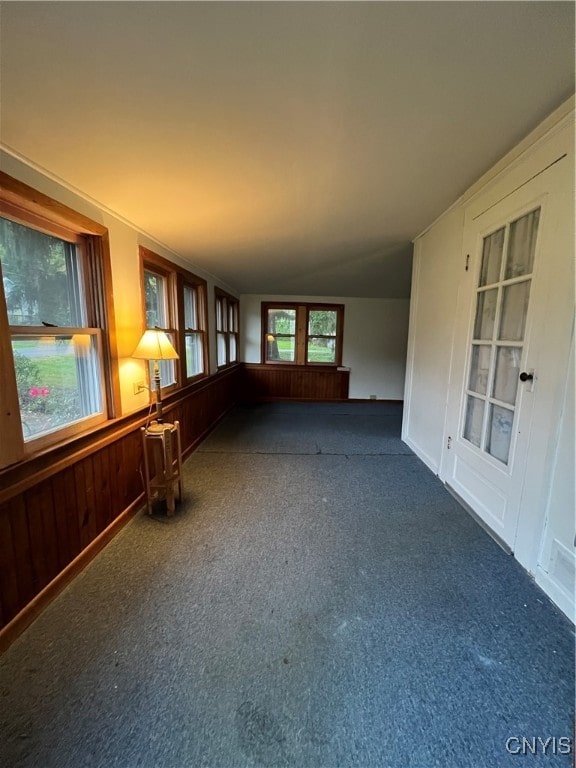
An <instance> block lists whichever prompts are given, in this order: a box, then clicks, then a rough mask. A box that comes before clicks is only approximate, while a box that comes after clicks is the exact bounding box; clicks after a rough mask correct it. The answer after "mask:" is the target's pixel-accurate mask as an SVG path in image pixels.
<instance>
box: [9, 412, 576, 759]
mask: <svg viewBox="0 0 576 768" xmlns="http://www.w3.org/2000/svg"><path fill="white" fill-rule="evenodd" d="M400 423H401V409H400V407H399V406H396V405H385V404H381V403H376V404H350V405H310V404H275V405H260V406H254V407H242V408H237V409H236V410H235V411H233V412H232V413H231V414H230V415H229V416H228V417H227V418H226V419H225V420H224V421H223V422H222V423H221V424H220V425H219V427H218V428H217V429H216V430H215V431H214V432H213V434H212V435H211V436H210V437H209V439H208V440H207V441H206V442H205V443H204V444H203V445H202V446H201V448H200V449H199V450H198V451H197V452H196V453H194V454H193V455H192V456H191V457H190V459H189V460H188V461H187V462H186V466H185V470H186V471H185V500H184V503H183V504H182V506H180V507H179V508H178V510H177V515H176V516H175V517H174V518H170V519H168V518H166V517H165V516H164V515H163V514H162V512H161V510H157V513H156V514H155V515H154V516H153V517H149V516H146V515H145V514H144V513H142V514H139V515H138V516H137V517H136V518H135V519H134V520H133V521H132V522H131V523H130V524H129V525H128V526H127V527H126V528H125V529H124V530H123V531H122V532H121V533H120V534H119V535H118V536H117V537H116V539H115V540H114V541H113V542H112V543H111V544H110V545H109V546H108V547H107V548H106V550H105V551H104V552H102V553H101V555H99V556H98V557H97V558H96V560H95V561H94V562H93V563H92V564H91V565H90V566H89V567H88V568H87V569H86V570H85V571H84V572H83V573H82V574H81V575H80V577H79V578H78V579H77V580H76V581H75V582H74V583H73V584H72V585H71V586H70V587H69V588H68V589H67V590H65V592H64V593H63V594H62V595H61V596H60V597H59V598H58V599H57V600H56V601H55V602H54V603H52V605H51V606H50V607H49V608H48V609H47V610H46V611H45V612H44V613H43V614H42V616H41V617H40V618H39V619H38V620H37V621H36V622H35V623H34V624H33V625H32V626H31V627H30V628H29V630H28V631H27V632H26V633H25V634H24V635H23V636H22V637H21V638H20V639H19V640H18V641H17V642H16V643H15V644H14V645H13V646H12V647H11V649H10V650H9V651H8V652H7V653H6V654H5V655H4V656H3V657H2V659H1V660H0V707H1V711H0V765H1V766H3V767H4V766H6V767H7V768H8V767H9V768H32V766H35V767H36V766H38V768H88V766H90V767H91V766H101V767H102V768H109V767H111V766H119V767H121V768H252V767H259V766H265V767H269V768H273V767H274V768H275V767H276V766H290V767H294V768H349V767H351V766H355V767H357V768H432V767H433V766H438V767H439V768H492V767H494V768H504V767H505V766H519V765H523V764H526V765H531V766H532V765H538V766H539V765H551V766H569V765H571V762H572V758H571V756H570V755H556V756H554V755H552V742H549V746H548V754H547V755H546V756H544V755H543V754H542V748H541V747H540V749H539V750H538V753H537V754H535V755H532V754H528V755H527V756H525V757H522V755H515V754H512V753H511V752H514V751H515V750H516V749H517V748H518V745H519V744H521V741H518V742H517V741H511V742H508V745H509V748H510V749H511V752H509V751H507V750H506V742H507V739H509V738H511V737H512V738H517V739H520V740H521V739H522V737H526V738H528V739H530V740H532V739H533V738H537V737H541V738H542V739H544V740H545V739H546V738H548V737H555V739H556V740H557V741H556V745H557V747H558V746H560V745H561V744H565V742H559V741H558V740H559V739H560V737H571V736H572V735H573V706H574V633H573V628H572V626H571V624H570V623H569V622H568V621H567V619H565V617H564V616H563V615H562V614H561V613H560V612H559V611H558V610H557V609H556V608H555V607H554V606H553V605H552V604H551V603H550V602H549V601H548V600H547V598H546V597H545V596H544V595H543V594H542V592H541V591H540V590H539V589H538V588H537V587H536V586H535V585H534V584H533V583H532V581H531V580H530V579H529V578H528V576H527V575H526V574H525V572H524V571H523V570H522V569H521V568H520V566H519V565H518V564H517V563H516V562H515V561H514V559H513V558H512V557H510V556H507V555H506V554H505V553H504V552H503V551H502V550H501V549H500V548H499V547H498V546H497V545H496V544H495V543H494V542H493V541H492V540H491V539H490V538H489V536H488V535H487V534H486V533H485V532H484V531H483V530H482V529H481V528H480V527H479V526H478V525H477V524H476V523H475V522H474V521H473V520H472V519H471V518H470V517H469V516H468V515H467V513H466V512H465V511H463V510H462V508H461V507H460V506H459V505H458V504H457V502H456V501H455V500H454V499H453V498H452V497H451V496H450V495H449V494H448V493H447V492H446V491H445V489H444V488H443V486H442V484H441V483H440V481H439V480H438V479H437V478H436V477H434V475H433V474H432V473H430V472H429V470H428V469H427V468H426V467H425V466H424V465H423V464H422V463H421V462H420V461H419V460H418V459H417V458H416V457H415V456H414V455H413V454H412V453H411V452H410V450H409V449H408V448H407V447H406V446H405V445H404V444H403V443H402V442H401V440H400V437H399V435H400ZM558 751H560V750H559V749H558V748H557V749H556V752H558Z"/></svg>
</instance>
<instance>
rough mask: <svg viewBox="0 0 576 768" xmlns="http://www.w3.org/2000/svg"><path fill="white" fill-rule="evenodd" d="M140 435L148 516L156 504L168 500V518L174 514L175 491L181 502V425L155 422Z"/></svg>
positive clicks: (143, 429)
mask: <svg viewBox="0 0 576 768" xmlns="http://www.w3.org/2000/svg"><path fill="white" fill-rule="evenodd" d="M141 432H142V447H143V453H144V486H145V490H146V505H147V508H148V513H149V514H152V504H153V503H154V502H155V501H161V500H165V501H166V509H167V514H168V516H171V515H173V514H174V510H175V500H176V489H178V501H180V500H181V499H182V447H181V440H180V423H179V422H178V421H175V422H174V423H173V424H166V423H161V424H159V423H158V422H155V421H153V422H152V423H151V424H150V425H149V426H148V427H142V428H141Z"/></svg>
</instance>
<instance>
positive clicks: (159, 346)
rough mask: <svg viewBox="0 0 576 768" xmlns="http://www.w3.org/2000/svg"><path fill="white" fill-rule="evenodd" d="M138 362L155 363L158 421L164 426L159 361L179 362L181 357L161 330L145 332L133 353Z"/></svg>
mask: <svg viewBox="0 0 576 768" xmlns="http://www.w3.org/2000/svg"><path fill="white" fill-rule="evenodd" d="M132 357H134V358H136V360H153V361H154V387H155V389H156V421H157V422H158V423H159V424H162V422H163V421H164V419H163V418H162V394H161V389H160V366H159V364H158V361H159V360H177V359H178V357H179V355H178V353H177V352H176V350H175V349H174V347H173V346H172V344H171V343H170V339H169V338H168V336H167V335H166V333H165V332H164V331H162V330H160V329H159V328H156V329H155V330H148V331H144V334H143V336H142V338H141V339H140V341H139V342H138V346H137V347H136V349H135V350H134V352H133V353H132Z"/></svg>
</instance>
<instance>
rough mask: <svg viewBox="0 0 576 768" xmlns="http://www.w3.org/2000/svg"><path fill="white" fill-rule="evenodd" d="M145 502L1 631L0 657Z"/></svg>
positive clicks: (126, 514) (95, 542) (106, 532)
mask: <svg viewBox="0 0 576 768" xmlns="http://www.w3.org/2000/svg"><path fill="white" fill-rule="evenodd" d="M144 501H145V497H144V493H141V494H140V495H139V496H138V498H137V499H135V500H134V501H133V502H132V503H131V504H130V506H129V507H127V508H126V509H125V510H124V512H121V513H120V514H119V515H118V517H116V519H115V520H113V521H112V522H111V523H110V525H109V526H108V527H107V528H105V529H104V530H103V531H102V533H100V534H99V535H98V536H97V537H96V538H95V539H94V540H93V541H92V542H90V544H88V546H87V547H86V548H85V549H83V550H82V552H80V554H79V555H77V556H76V557H75V558H74V560H72V562H71V563H69V564H68V565H67V566H66V568H64V570H63V571H60V573H59V574H58V575H57V576H56V577H55V578H54V579H53V580H52V581H51V582H50V583H49V584H47V585H46V586H45V587H44V589H43V590H42V591H41V592H39V593H38V594H37V595H36V597H34V598H33V599H32V600H31V601H30V602H29V603H28V604H27V605H26V606H24V608H22V610H21V611H20V612H19V613H17V614H16V616H14V618H13V619H12V620H11V621H10V622H8V624H6V626H5V627H3V628H2V629H1V630H0V654H2V653H3V652H4V651H6V650H7V649H8V648H9V647H10V646H11V645H12V643H13V642H14V641H15V640H16V638H17V637H19V636H20V635H21V634H22V632H24V630H25V629H26V628H27V627H29V626H30V624H32V622H33V621H35V619H37V618H38V616H40V614H41V613H42V611H43V610H44V609H45V608H46V607H47V606H48V605H49V604H50V603H51V602H52V600H54V598H56V597H57V596H58V595H59V594H60V592H62V590H63V589H64V588H65V587H67V586H68V584H70V582H71V581H73V580H74V579H75V578H76V576H78V574H79V573H80V572H81V571H83V570H84V568H86V566H87V565H88V563H90V561H91V560H93V559H94V558H95V557H96V555H97V554H98V553H99V552H101V551H102V550H103V549H104V547H105V546H106V545H107V544H108V543H109V542H110V541H111V540H112V539H113V538H114V536H115V535H116V534H117V533H118V531H119V530H120V529H121V528H123V527H124V526H125V525H126V523H128V522H129V521H130V519H131V518H132V517H133V516H134V515H135V514H136V512H137V511H138V510H139V509H140V508H141V507H142V506H143V504H144Z"/></svg>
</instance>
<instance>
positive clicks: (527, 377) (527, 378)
mask: <svg viewBox="0 0 576 768" xmlns="http://www.w3.org/2000/svg"><path fill="white" fill-rule="evenodd" d="M533 380H534V374H533V373H526V371H522V373H521V374H520V381H533Z"/></svg>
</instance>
